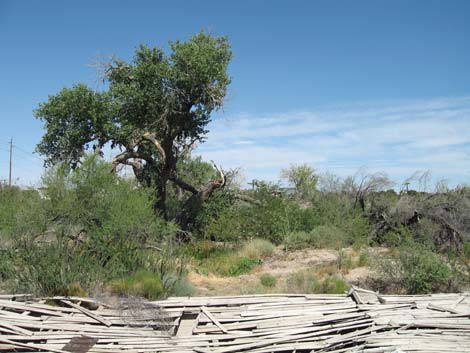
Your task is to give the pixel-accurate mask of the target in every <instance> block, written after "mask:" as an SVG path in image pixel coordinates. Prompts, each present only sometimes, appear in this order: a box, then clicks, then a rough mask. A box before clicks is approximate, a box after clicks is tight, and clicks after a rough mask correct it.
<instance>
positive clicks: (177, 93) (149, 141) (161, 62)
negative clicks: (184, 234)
mask: <svg viewBox="0 0 470 353" xmlns="http://www.w3.org/2000/svg"><path fill="white" fill-rule="evenodd" d="M169 48H170V51H169V53H165V51H164V50H163V49H161V48H152V47H148V46H145V45H141V46H140V47H139V48H138V49H136V51H135V55H134V57H133V59H132V61H130V62H126V61H123V60H117V59H113V60H111V61H110V62H108V63H107V64H106V65H105V70H104V80H105V82H106V86H107V89H106V90H101V91H95V90H92V89H91V88H89V87H87V86H86V85H84V84H76V85H74V86H73V87H71V88H64V89H63V90H62V91H60V92H59V93H57V94H56V95H52V96H49V99H48V101H47V102H44V103H41V104H40V105H39V107H38V109H37V110H36V111H35V116H36V117H37V118H38V119H40V120H42V121H43V122H44V123H45V126H44V127H45V131H46V132H45V134H44V136H43V138H42V140H41V142H40V143H39V144H38V146H37V150H38V152H40V153H41V154H42V155H44V156H45V157H46V163H47V164H55V163H58V162H60V163H65V164H68V165H70V166H71V167H72V168H74V167H75V166H77V164H79V163H80V159H81V158H82V156H83V155H84V153H85V152H86V151H87V150H90V149H93V150H96V151H101V149H102V148H103V146H104V145H106V144H109V145H110V146H111V147H112V148H113V150H114V151H119V152H120V153H118V154H117V155H116V156H115V158H114V160H113V165H114V166H115V167H118V166H119V165H128V166H131V167H132V169H133V171H134V174H135V176H136V178H137V179H138V180H139V181H140V182H141V183H142V184H144V185H146V186H152V187H155V190H156V196H157V202H156V210H157V211H158V212H159V213H160V214H161V215H163V216H165V217H166V196H167V184H168V182H173V183H175V184H176V185H178V186H179V187H181V188H182V189H184V190H186V191H189V192H190V193H191V195H192V196H191V197H190V198H189V199H188V200H187V202H186V204H185V206H184V207H183V210H182V212H181V214H180V216H179V217H178V219H177V220H178V221H179V222H180V224H181V225H182V227H183V228H184V227H186V226H187V224H188V223H189V222H191V220H192V219H193V217H194V215H195V213H197V212H198V210H199V209H200V206H201V204H202V203H203V202H204V201H205V200H206V199H207V198H208V197H210V195H211V193H212V192H213V191H214V190H215V189H217V188H220V187H223V186H224V184H225V176H224V174H223V172H222V170H221V169H220V168H217V169H218V171H219V172H220V179H218V180H211V181H208V182H207V184H206V185H204V186H203V187H201V188H196V187H194V186H193V185H191V183H190V181H187V180H186V181H184V180H182V179H181V178H180V177H179V176H178V174H177V168H176V165H177V162H178V158H179V156H180V154H181V153H182V151H184V150H186V149H187V148H189V147H190V146H192V145H193V144H194V143H196V142H201V141H203V140H204V136H205V134H206V133H207V130H206V128H207V124H208V123H209V122H210V120H211V113H212V112H214V111H215V110H217V109H219V108H221V107H222V104H223V101H224V97H225V95H226V92H227V86H228V84H229V83H230V77H229V76H228V73H227V66H228V64H229V62H230V60H231V58H232V53H231V50H230V45H229V43H228V40H227V38H225V37H214V36H212V35H209V34H206V33H203V32H201V33H199V34H197V35H195V36H193V37H191V38H190V39H189V40H187V41H176V42H170V43H169Z"/></svg>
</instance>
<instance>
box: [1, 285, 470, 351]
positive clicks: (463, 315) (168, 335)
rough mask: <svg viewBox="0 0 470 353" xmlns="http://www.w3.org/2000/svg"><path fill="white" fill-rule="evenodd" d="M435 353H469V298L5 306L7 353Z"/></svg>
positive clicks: (21, 301) (72, 301) (55, 301)
mask: <svg viewBox="0 0 470 353" xmlns="http://www.w3.org/2000/svg"><path fill="white" fill-rule="evenodd" d="M84 304H86V305H84ZM84 306H86V308H85V307H84ZM90 308H92V309H95V310H92V309H90ZM180 324H181V327H180ZM431 351H432V352H453V353H455V352H470V293H467V294H466V293H463V294H462V293H460V294H433V295H419V296H392V295H378V294H376V293H374V292H370V291H366V290H362V289H359V288H353V289H351V291H350V292H349V293H348V294H347V295H317V294H305V295H300V294H292V295H291V294H266V295H251V296H228V297H192V298H169V299H167V300H164V301H156V302H140V303H137V304H135V302H134V303H132V301H120V302H119V304H118V305H114V306H112V305H106V304H103V303H99V302H93V301H91V300H90V299H85V298H76V297H74V298H68V297H54V298H47V300H45V299H42V300H41V299H33V298H32V297H31V296H27V295H20V296H14V295H12V296H8V295H3V296H2V297H1V298H0V352H77V353H78V352H80V353H85V352H90V353H111V352H123V353H124V352H125V353H129V352H132V353H139V352H174V353H189V352H198V353H229V352H255V353H269V352H337V353H339V352H369V353H372V352H374V353H377V352H431Z"/></svg>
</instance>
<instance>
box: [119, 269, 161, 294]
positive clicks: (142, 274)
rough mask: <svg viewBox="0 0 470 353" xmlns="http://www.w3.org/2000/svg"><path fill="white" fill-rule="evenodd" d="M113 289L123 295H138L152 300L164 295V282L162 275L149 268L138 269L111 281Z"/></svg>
mask: <svg viewBox="0 0 470 353" xmlns="http://www.w3.org/2000/svg"><path fill="white" fill-rule="evenodd" d="M111 291H112V292H113V293H115V294H119V295H121V296H137V297H144V298H147V299H150V300H154V299H157V298H160V297H161V296H162V295H163V291H164V290H163V283H162V280H161V278H160V277H158V276H156V275H155V274H154V273H152V272H149V271H147V270H138V271H137V272H136V273H134V274H133V275H132V276H128V277H125V278H122V279H119V280H115V281H113V282H112V283H111Z"/></svg>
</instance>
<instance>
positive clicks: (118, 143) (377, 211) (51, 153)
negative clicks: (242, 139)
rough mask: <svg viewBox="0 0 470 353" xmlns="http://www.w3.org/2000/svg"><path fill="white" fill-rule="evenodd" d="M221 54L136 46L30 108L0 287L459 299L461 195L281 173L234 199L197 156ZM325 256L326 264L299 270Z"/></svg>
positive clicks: (219, 99)
mask: <svg viewBox="0 0 470 353" xmlns="http://www.w3.org/2000/svg"><path fill="white" fill-rule="evenodd" d="M231 55H232V54H231V51H230V46H229V43H228V41H227V39H226V38H218V37H213V36H211V35H208V34H205V33H199V34H197V35H195V36H194V37H192V38H191V39H190V40H188V41H186V42H179V41H177V42H173V43H171V44H170V53H166V52H164V51H163V50H162V49H160V48H150V47H146V46H141V47H139V48H138V49H137V50H136V52H135V56H134V58H133V60H132V61H130V62H125V61H122V60H118V59H113V60H112V61H111V62H107V63H104V64H103V79H104V80H105V81H106V83H107V86H106V87H107V89H106V90H104V91H99V92H96V91H94V90H91V89H90V88H88V87H87V86H85V85H83V84H77V85H75V86H73V87H72V88H65V89H63V90H62V91H60V92H59V93H58V94H56V95H52V96H50V97H49V99H48V101H47V102H44V103H42V104H40V106H39V107H38V109H37V110H36V112H35V114H36V117H37V118H38V119H40V120H41V121H42V122H43V123H44V129H45V134H44V136H43V139H42V140H41V142H40V143H39V145H38V147H37V150H38V152H39V153H41V154H42V155H43V156H44V157H45V160H46V165H47V166H48V169H47V172H46V173H45V174H44V176H43V178H42V182H41V187H40V188H31V189H20V188H17V187H8V186H5V185H0V280H1V282H0V290H3V291H8V292H30V293H35V294H39V295H56V294H62V295H81V296H83V295H94V294H95V293H99V292H109V293H114V294H117V295H132V296H144V297H147V298H152V299H154V298H161V297H165V296H168V295H192V294H193V293H195V292H196V291H199V292H200V293H201V288H200V285H198V283H192V282H196V281H194V280H191V279H192V278H194V277H195V276H199V277H198V278H201V276H202V277H206V278H211V276H212V277H216V278H219V279H220V278H229V279H230V278H232V279H233V278H238V279H241V282H238V283H243V290H244V291H245V292H256V293H258V292H259V293H263V292H275V291H284V292H304V293H342V292H344V291H345V290H347V288H348V286H349V285H350V284H351V283H352V282H354V280H351V279H349V278H348V277H347V274H348V273H351V272H352V271H354V270H355V269H358V268H364V269H366V270H367V276H365V277H363V278H362V279H361V281H362V282H361V285H363V286H367V287H369V288H372V289H374V290H380V291H381V292H395V293H412V294H414V293H430V292H435V291H444V292H445V291H459V290H464V289H468V288H469V284H470V277H469V275H470V269H469V265H470V188H469V187H466V186H458V187H454V188H450V187H448V186H447V185H446V184H445V183H443V182H441V183H438V184H437V185H436V186H435V188H434V189H432V188H430V186H429V175H428V173H418V174H415V175H413V176H411V177H410V178H409V179H407V180H405V181H403V183H402V184H401V185H400V184H397V183H394V182H392V181H391V180H390V179H389V178H388V177H387V175H386V174H384V173H369V172H367V170H366V169H364V168H362V169H360V170H359V171H358V172H357V173H355V174H354V175H352V176H349V177H346V178H340V177H339V176H336V175H334V174H331V173H318V172H317V171H316V170H315V169H313V167H312V166H309V165H291V166H286V168H285V169H284V170H282V172H281V174H280V178H281V180H282V181H281V182H279V183H271V182H266V181H260V180H258V181H253V183H252V188H249V189H245V188H243V187H241V186H240V185H239V183H237V177H238V171H236V170H231V171H230V170H224V169H223V168H222V167H221V166H219V165H217V164H216V163H214V162H211V163H209V162H207V161H204V160H202V159H201V158H200V157H197V156H194V152H193V149H194V146H195V144H197V143H201V142H203V141H204V138H205V133H206V132H207V131H206V129H207V124H208V123H209V122H210V119H211V113H212V112H213V111H215V110H217V109H219V108H220V107H222V104H223V99H224V97H225V94H226V89H227V85H228V84H229V83H230V77H229V76H228V74H227V66H228V63H229V62H230V59H231ZM105 148H110V150H112V151H114V152H116V154H115V156H114V158H113V159H111V160H106V159H104V158H103V155H104V153H103V149H105ZM126 168H128V169H126ZM126 171H129V172H131V173H132V175H131V176H130V173H126ZM286 185H288V186H290V187H286ZM322 249H326V250H328V251H329V252H327V254H334V256H333V257H332V258H330V259H329V260H328V261H318V262H311V261H310V262H309V257H310V256H312V254H313V253H312V251H315V250H318V251H320V250H322ZM309 251H310V252H309ZM289 256H290V257H289ZM286 259H287V260H286ZM276 261H277V262H280V261H284V262H288V261H291V262H295V261H303V262H302V263H303V266H301V267H299V268H297V267H295V266H293V267H292V268H291V269H290V270H289V269H288V271H284V272H283V273H280V272H279V271H278V272H276V271H274V270H272V269H274V268H275V266H276V264H277V262H276ZM268 265H269V266H268ZM243 276H245V277H243ZM246 276H251V277H246ZM223 283H228V282H223Z"/></svg>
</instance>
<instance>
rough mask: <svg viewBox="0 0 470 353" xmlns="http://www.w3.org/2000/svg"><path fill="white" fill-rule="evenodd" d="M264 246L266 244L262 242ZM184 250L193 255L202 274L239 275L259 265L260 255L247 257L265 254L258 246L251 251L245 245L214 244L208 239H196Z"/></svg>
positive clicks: (260, 261)
mask: <svg viewBox="0 0 470 353" xmlns="http://www.w3.org/2000/svg"><path fill="white" fill-rule="evenodd" d="M263 247H266V244H263ZM185 250H186V252H187V254H188V255H189V256H191V257H193V259H194V260H195V263H196V267H197V269H198V270H199V271H201V272H202V273H204V274H209V273H214V274H217V275H220V276H229V277H234V276H239V275H241V274H245V273H248V272H250V271H251V270H252V269H253V268H254V267H255V266H258V265H261V263H262V260H261V258H260V257H249V256H253V255H255V254H260V256H261V255H263V254H266V249H263V248H262V247H260V248H259V249H256V251H253V249H251V247H250V249H248V248H247V247H246V246H245V247H242V248H233V247H226V246H223V245H215V244H214V243H212V242H209V241H207V240H206V241H198V242H195V243H194V244H190V245H188V246H187V247H186V249H185Z"/></svg>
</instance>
